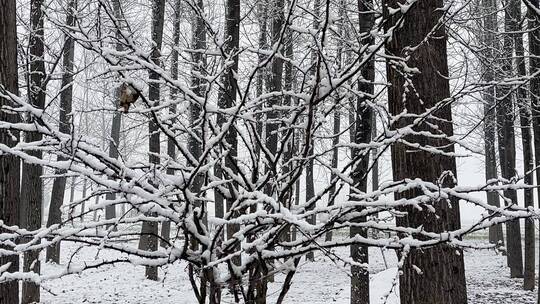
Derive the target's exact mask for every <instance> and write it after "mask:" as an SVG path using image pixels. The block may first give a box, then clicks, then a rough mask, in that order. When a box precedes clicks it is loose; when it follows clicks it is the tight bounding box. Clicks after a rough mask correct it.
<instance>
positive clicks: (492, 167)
mask: <svg viewBox="0 0 540 304" xmlns="http://www.w3.org/2000/svg"><path fill="white" fill-rule="evenodd" d="M482 6H483V8H484V10H485V14H484V20H483V21H484V29H485V33H484V34H483V37H482V39H483V40H484V41H483V42H484V44H485V48H484V52H483V56H484V60H485V61H486V63H485V64H484V65H483V67H482V68H483V69H484V72H483V73H482V75H483V76H484V77H483V81H484V82H485V83H490V82H492V81H494V80H495V75H494V72H493V67H492V64H493V63H494V60H495V53H494V50H497V49H499V47H498V41H497V40H496V37H495V34H496V33H497V14H496V13H495V12H496V11H497V3H496V0H482ZM483 99H484V150H485V154H486V163H485V173H486V181H489V180H491V179H495V178H497V154H496V152H495V142H496V139H495V134H496V132H495V130H496V126H497V124H496V116H495V88H494V87H489V88H488V89H487V90H486V91H485V92H484V93H483ZM486 195H487V202H488V204H489V205H491V206H494V207H497V208H499V207H500V206H501V204H500V201H499V194H498V193H497V192H496V191H491V192H486ZM489 242H490V243H492V244H498V245H501V246H502V245H504V235H503V231H502V225H494V226H490V227H489Z"/></svg>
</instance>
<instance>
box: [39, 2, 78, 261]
mask: <svg viewBox="0 0 540 304" xmlns="http://www.w3.org/2000/svg"><path fill="white" fill-rule="evenodd" d="M76 10H77V1H76V0H71V1H70V2H69V4H68V13H67V17H66V25H67V26H70V27H71V26H74V25H75V11H76ZM64 39H65V42H64V43H65V46H64V50H63V53H62V56H63V58H62V66H63V70H64V71H63V74H62V88H63V90H62V92H61V93H60V118H59V127H58V128H59V131H60V132H61V133H64V134H71V123H70V122H71V118H72V117H71V111H72V100H73V58H74V55H75V42H74V40H73V38H71V37H70V36H69V35H66V36H65V38H64ZM65 160H67V159H66V158H65V157H62V156H58V161H65ZM66 173H67V171H66V170H56V171H55V174H56V175H59V177H57V178H55V179H54V182H53V187H52V193H51V201H50V203H49V214H48V217H47V227H50V226H52V225H55V224H60V222H61V221H62V210H61V207H62V205H63V204H64V193H65V192H66V177H65V176H64V175H65V174H66ZM46 261H48V262H53V263H57V264H58V263H60V242H57V243H55V244H52V245H51V246H49V247H47V254H46Z"/></svg>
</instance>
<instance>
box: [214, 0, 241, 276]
mask: <svg viewBox="0 0 540 304" xmlns="http://www.w3.org/2000/svg"><path fill="white" fill-rule="evenodd" d="M225 2H226V3H225V37H227V38H228V40H227V43H225V47H224V50H225V52H226V54H228V55H230V56H233V57H232V64H231V65H230V66H229V69H228V70H227V72H226V74H225V75H224V76H225V77H224V79H223V80H224V82H223V86H224V93H225V94H224V95H223V97H224V98H222V99H220V100H219V103H220V105H219V108H220V109H229V108H232V107H234V106H235V105H236V92H237V90H238V83H237V80H236V76H235V75H236V73H237V72H238V54H237V52H238V50H239V48H240V0H226V1H225ZM225 137H226V139H225V141H226V142H227V144H228V145H229V153H228V155H227V157H226V158H225V167H226V168H227V169H228V170H231V172H232V173H233V174H236V173H237V169H236V166H237V164H236V161H237V160H236V157H237V156H238V139H237V131H236V126H235V125H234V124H233V125H231V126H230V127H229V130H228V131H227V134H226V135H225ZM235 191H236V189H234V186H233V185H232V184H229V192H230V193H231V194H232V193H234V192H235ZM234 202H235V198H232V197H231V198H227V200H226V203H227V206H226V207H227V211H228V212H230V211H231V208H232V207H233V206H232V205H233V203H234ZM233 217H235V216H234V215H233ZM239 229H240V227H239V226H238V225H237V224H228V225H227V239H231V238H232V237H233V235H234V234H235V233H236V232H238V230H239ZM236 247H237V249H236V250H240V243H238V244H237V245H236ZM233 262H234V263H235V264H236V265H240V264H241V259H240V256H237V257H235V258H233Z"/></svg>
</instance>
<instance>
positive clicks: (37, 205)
mask: <svg viewBox="0 0 540 304" xmlns="http://www.w3.org/2000/svg"><path fill="white" fill-rule="evenodd" d="M42 6H43V0H32V1H31V2H30V28H31V32H30V42H29V43H30V60H31V61H30V75H29V82H30V83H29V84H28V98H29V102H30V103H31V104H32V106H34V107H36V108H38V109H43V108H44V107H45V63H44V50H45V46H44V42H43V39H44V38H43V37H44V36H43V35H44V29H43V11H42ZM30 120H31V121H32V122H33V123H35V124H37V123H38V122H37V121H34V119H33V118H32V117H30ZM42 138H43V136H42V135H41V133H39V132H26V134H25V137H24V140H25V142H27V143H31V142H37V141H40V140H41V139H42ZM29 154H30V155H31V156H34V157H36V158H39V159H41V158H42V156H43V153H42V152H41V151H29ZM42 174H43V170H42V167H41V166H40V165H35V164H28V163H23V167H22V180H23V181H24V183H25V184H24V191H21V206H22V209H21V210H20V211H21V214H22V215H23V216H22V218H23V219H24V221H22V223H21V224H22V226H23V227H24V228H26V229H28V230H30V231H32V230H37V229H39V228H41V205H42V203H43V184H42V181H41V175H42ZM27 241H29V240H27ZM40 269H41V263H40V261H39V250H33V251H29V252H27V253H25V254H24V263H23V271H24V272H30V271H32V272H35V273H37V274H39V273H40ZM39 291H40V289H39V285H37V284H36V283H33V282H29V281H23V284H22V298H21V302H22V303H23V304H25V303H34V302H36V303H37V302H39V299H40V293H39Z"/></svg>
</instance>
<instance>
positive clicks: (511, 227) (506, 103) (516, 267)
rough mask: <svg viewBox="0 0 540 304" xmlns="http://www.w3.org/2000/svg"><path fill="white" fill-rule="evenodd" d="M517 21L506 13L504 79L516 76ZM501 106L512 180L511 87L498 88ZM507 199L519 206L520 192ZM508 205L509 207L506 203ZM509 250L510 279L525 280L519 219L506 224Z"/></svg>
mask: <svg viewBox="0 0 540 304" xmlns="http://www.w3.org/2000/svg"><path fill="white" fill-rule="evenodd" d="M515 22H516V21H515V20H513V19H512V15H511V13H510V10H509V9H506V10H505V14H504V28H505V31H506V32H507V34H505V35H504V36H503V48H502V49H503V58H502V62H501V66H502V72H503V73H504V75H503V77H510V75H511V74H512V49H513V39H512V34H511V33H510V32H511V31H512V29H513V28H515V25H514V24H515ZM496 94H497V95H498V97H499V102H498V104H497V108H496V109H497V111H496V112H497V136H498V143H499V145H498V148H499V162H500V164H501V173H502V177H503V178H506V179H510V178H512V177H513V176H515V175H516V142H515V132H514V112H513V111H514V109H513V108H514V105H513V100H512V98H513V94H512V93H511V92H510V87H509V86H505V85H502V86H498V87H497V93H496ZM504 196H505V197H506V198H507V199H509V200H510V201H511V204H517V203H518V200H517V192H516V190H513V189H508V190H505V191H504ZM506 204H507V205H508V203H506ZM506 246H507V249H508V255H507V261H508V267H510V277H512V278H522V277H523V257H522V250H521V231H520V224H519V219H516V220H513V221H510V222H507V223H506Z"/></svg>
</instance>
